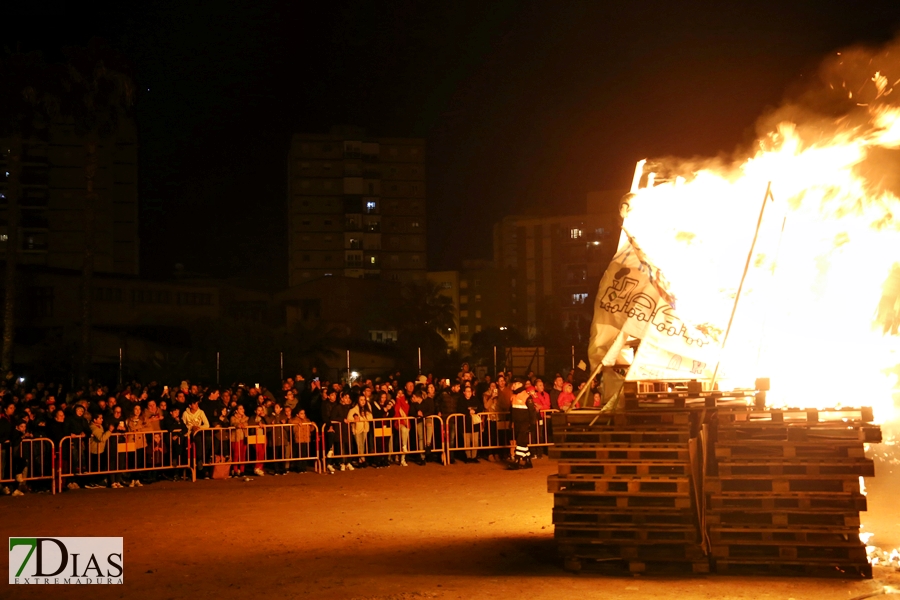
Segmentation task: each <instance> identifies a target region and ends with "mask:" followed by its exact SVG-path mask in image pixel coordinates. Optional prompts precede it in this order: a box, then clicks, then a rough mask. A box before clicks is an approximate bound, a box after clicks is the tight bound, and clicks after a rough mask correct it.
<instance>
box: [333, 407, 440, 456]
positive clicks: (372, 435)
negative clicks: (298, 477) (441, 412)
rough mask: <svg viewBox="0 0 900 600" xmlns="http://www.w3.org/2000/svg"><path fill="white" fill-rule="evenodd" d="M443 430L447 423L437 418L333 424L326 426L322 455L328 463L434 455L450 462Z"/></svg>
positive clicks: (395, 418) (362, 420) (364, 420)
mask: <svg viewBox="0 0 900 600" xmlns="http://www.w3.org/2000/svg"><path fill="white" fill-rule="evenodd" d="M442 431H443V421H442V420H441V418H440V417H438V416H436V415H433V416H428V417H384V418H378V419H374V418H373V419H359V420H354V421H352V422H347V421H331V422H330V423H326V424H325V425H323V426H322V454H323V456H324V457H325V461H326V463H327V462H328V461H334V462H343V461H344V460H345V459H353V458H369V457H371V458H375V457H384V456H386V457H393V456H403V457H406V456H408V455H415V454H418V455H421V456H423V457H424V458H425V459H426V460H427V459H428V457H429V455H431V454H434V455H436V456H437V457H438V458H440V460H441V462H442V463H446V454H445V452H444V449H443V443H442V438H441V432H442Z"/></svg>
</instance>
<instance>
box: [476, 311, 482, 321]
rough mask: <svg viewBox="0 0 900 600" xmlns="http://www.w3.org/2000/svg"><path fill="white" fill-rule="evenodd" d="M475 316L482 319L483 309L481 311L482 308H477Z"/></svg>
mask: <svg viewBox="0 0 900 600" xmlns="http://www.w3.org/2000/svg"><path fill="white" fill-rule="evenodd" d="M475 318H476V319H480V318H481V311H480V310H476V311H475Z"/></svg>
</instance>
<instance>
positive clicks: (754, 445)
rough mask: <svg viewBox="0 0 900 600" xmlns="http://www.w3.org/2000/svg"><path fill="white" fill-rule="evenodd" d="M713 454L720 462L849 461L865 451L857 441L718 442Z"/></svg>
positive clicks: (861, 455) (860, 456) (863, 455)
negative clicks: (790, 459) (758, 460)
mask: <svg viewBox="0 0 900 600" xmlns="http://www.w3.org/2000/svg"><path fill="white" fill-rule="evenodd" d="M715 454H716V458H717V459H719V460H720V461H721V460H724V459H743V458H753V459H764V458H803V459H806V458H810V459H829V458H832V459H845V458H848V459H849V458H865V456H866V451H865V448H864V447H863V444H862V443H861V442H860V441H858V440H851V441H848V442H830V443H828V444H822V443H819V442H782V441H774V442H772V441H768V440H753V441H752V442H749V443H733V442H724V441H719V442H717V443H716V447H715ZM720 464H721V463H720Z"/></svg>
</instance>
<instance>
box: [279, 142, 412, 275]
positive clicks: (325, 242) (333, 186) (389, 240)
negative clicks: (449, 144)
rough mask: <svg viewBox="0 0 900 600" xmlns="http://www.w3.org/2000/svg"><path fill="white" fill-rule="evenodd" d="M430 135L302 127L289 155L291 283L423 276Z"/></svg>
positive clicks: (292, 143)
mask: <svg viewBox="0 0 900 600" xmlns="http://www.w3.org/2000/svg"><path fill="white" fill-rule="evenodd" d="M425 193H426V190H425V141H424V140H422V139H401V138H368V137H365V136H364V135H363V134H362V132H361V131H359V130H355V129H334V130H333V131H332V133H330V134H325V135H313V134H295V135H294V136H293V138H292V139H291V148H290V154H289V159H288V248H289V249H288V253H289V256H288V268H289V277H288V281H289V285H290V286H295V285H299V284H301V283H304V282H307V281H310V280H312V279H316V278H318V277H324V276H329V275H333V276H344V277H371V278H379V279H385V280H389V281H400V282H403V281H422V280H424V279H425V272H426V266H427V265H426V254H425V252H426V239H425V236H426V233H425V232H426V221H425Z"/></svg>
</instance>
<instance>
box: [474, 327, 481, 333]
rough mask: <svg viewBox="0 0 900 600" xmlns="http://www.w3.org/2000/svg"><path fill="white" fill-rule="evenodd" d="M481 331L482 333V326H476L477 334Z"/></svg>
mask: <svg viewBox="0 0 900 600" xmlns="http://www.w3.org/2000/svg"><path fill="white" fill-rule="evenodd" d="M479 331H481V325H476V326H475V332H476V333H477V332H479Z"/></svg>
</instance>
